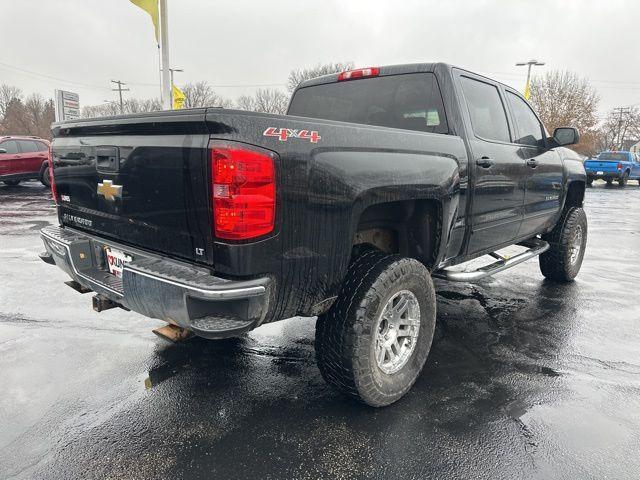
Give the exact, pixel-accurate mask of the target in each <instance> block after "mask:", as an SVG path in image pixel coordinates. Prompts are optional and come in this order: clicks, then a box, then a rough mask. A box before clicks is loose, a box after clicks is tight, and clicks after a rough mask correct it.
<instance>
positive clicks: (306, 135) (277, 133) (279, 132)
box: [262, 127, 322, 143]
mask: <svg viewBox="0 0 640 480" xmlns="http://www.w3.org/2000/svg"><path fill="white" fill-rule="evenodd" d="M262 135H263V136H265V137H278V139H279V140H280V141H281V142H286V141H287V140H288V139H289V138H302V139H303V140H309V141H310V142H311V143H318V141H319V140H320V139H322V137H321V136H320V135H319V134H318V132H316V131H315V130H311V131H309V130H294V129H291V128H276V127H269V128H267V129H266V130H265V131H264V133H263V134H262Z"/></svg>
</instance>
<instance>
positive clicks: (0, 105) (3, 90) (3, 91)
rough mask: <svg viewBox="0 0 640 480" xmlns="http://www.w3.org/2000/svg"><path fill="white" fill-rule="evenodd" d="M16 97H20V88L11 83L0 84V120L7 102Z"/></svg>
mask: <svg viewBox="0 0 640 480" xmlns="http://www.w3.org/2000/svg"><path fill="white" fill-rule="evenodd" d="M16 99H17V100H21V99H22V90H20V89H19V88H18V87H14V86H12V85H6V84H2V85H0V120H2V119H3V118H4V115H5V113H6V112H7V107H8V106H9V103H10V102H11V101H12V100H16Z"/></svg>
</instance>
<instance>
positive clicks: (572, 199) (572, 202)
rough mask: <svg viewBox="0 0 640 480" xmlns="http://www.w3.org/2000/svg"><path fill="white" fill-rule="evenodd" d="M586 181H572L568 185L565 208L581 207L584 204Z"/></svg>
mask: <svg viewBox="0 0 640 480" xmlns="http://www.w3.org/2000/svg"><path fill="white" fill-rule="evenodd" d="M585 190H586V183H585V182H583V181H582V180H573V181H570V182H569V183H568V185H567V195H566V198H565V202H564V208H565V209H567V208H570V207H581V208H582V206H583V205H584V194H585Z"/></svg>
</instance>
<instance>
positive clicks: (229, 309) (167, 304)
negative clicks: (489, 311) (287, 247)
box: [40, 227, 274, 338]
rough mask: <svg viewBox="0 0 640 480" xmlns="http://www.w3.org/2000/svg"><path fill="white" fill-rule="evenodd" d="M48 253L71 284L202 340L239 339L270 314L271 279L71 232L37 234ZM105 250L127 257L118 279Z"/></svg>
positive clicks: (48, 259) (52, 229)
mask: <svg viewBox="0 0 640 480" xmlns="http://www.w3.org/2000/svg"><path fill="white" fill-rule="evenodd" d="M40 234H41V237H42V240H43V242H44V245H45V248H46V250H47V254H46V255H45V256H44V257H45V258H43V260H45V261H46V262H47V263H51V261H53V262H54V263H55V264H56V265H57V266H58V267H59V268H61V269H62V270H64V271H65V272H66V273H67V274H68V275H69V276H70V277H71V278H72V279H73V280H75V281H76V282H78V283H80V284H81V285H83V286H85V287H87V288H90V289H91V290H93V291H94V292H96V293H99V294H101V295H103V296H105V297H107V298H109V299H110V300H112V301H113V302H116V303H117V304H119V305H122V306H123V307H125V308H128V309H130V310H133V311H135V312H138V313H140V314H142V315H145V316H148V317H152V318H159V319H161V320H165V321H167V322H170V323H173V324H176V325H179V326H181V327H183V328H187V329H189V330H191V331H193V332H194V333H195V334H197V335H200V336H202V337H206V338H226V337H233V336H237V335H240V334H242V333H244V332H246V331H248V330H251V329H252V328H255V327H257V326H258V325H260V324H261V323H262V322H263V321H264V319H265V317H266V315H267V312H268V310H269V304H270V298H271V295H272V291H273V286H274V285H273V284H274V282H273V280H272V279H271V278H269V277H263V278H255V279H251V280H242V281H236V280H228V279H224V278H219V277H215V276H213V275H211V272H210V271H209V270H208V269H205V268H202V267H199V266H194V265H190V264H187V263H184V262H179V261H175V260H172V259H169V258H166V257H163V256H161V255H156V254H150V253H148V252H143V251H140V250H137V249H135V248H131V247H128V246H124V245H120V244H117V243H115V242H111V241H108V240H103V239H101V238H99V237H95V236H92V235H87V234H85V233H82V232H79V231H77V230H73V229H70V228H60V227H45V228H43V229H42V230H41V232H40ZM105 246H110V247H112V248H117V249H119V250H122V251H124V252H126V253H127V254H128V255H130V256H131V257H132V261H131V262H129V263H127V264H126V265H125V266H124V269H123V273H122V278H118V277H115V276H114V275H111V274H110V273H108V272H107V271H106V270H105V269H104V263H103V256H102V254H101V252H102V251H103V249H104V247H105Z"/></svg>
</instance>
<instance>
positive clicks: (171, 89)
mask: <svg viewBox="0 0 640 480" xmlns="http://www.w3.org/2000/svg"><path fill="white" fill-rule="evenodd" d="M173 72H184V70H183V69H181V68H170V69H169V74H170V77H171V88H170V89H169V91H170V92H171V109H172V110H173Z"/></svg>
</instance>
